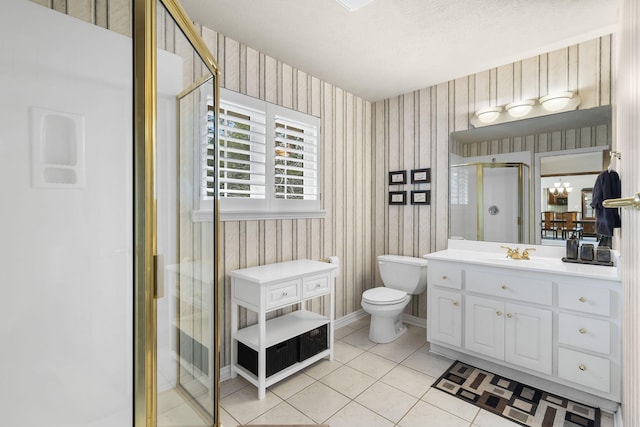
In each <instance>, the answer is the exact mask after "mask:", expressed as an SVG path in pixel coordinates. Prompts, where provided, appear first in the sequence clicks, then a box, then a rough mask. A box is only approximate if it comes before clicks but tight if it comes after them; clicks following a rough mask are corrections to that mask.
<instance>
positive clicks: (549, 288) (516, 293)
mask: <svg viewBox="0 0 640 427" xmlns="http://www.w3.org/2000/svg"><path fill="white" fill-rule="evenodd" d="M525 262H526V261H525ZM465 286H466V290H467V291H469V292H476V293H479V294H485V295H493V296H497V297H503V298H510V299H514V300H519V301H526V302H531V303H535V304H544V305H551V303H552V301H553V284H552V282H551V280H546V279H537V278H533V277H527V276H526V273H522V275H520V276H516V275H511V274H504V273H499V272H496V271H484V270H469V271H467V272H466V276H465Z"/></svg>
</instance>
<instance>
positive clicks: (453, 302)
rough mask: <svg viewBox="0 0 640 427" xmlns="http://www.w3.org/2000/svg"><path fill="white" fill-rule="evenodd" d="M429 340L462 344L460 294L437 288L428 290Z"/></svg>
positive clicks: (458, 345)
mask: <svg viewBox="0 0 640 427" xmlns="http://www.w3.org/2000/svg"><path fill="white" fill-rule="evenodd" d="M428 300H429V312H430V316H429V319H430V324H429V327H428V328H427V331H428V333H429V336H428V337H427V339H428V340H429V341H431V340H435V341H439V342H441V343H445V344H450V345H455V346H456V347H460V346H462V294H461V293H460V292H455V291H449V290H444V289H438V288H431V289H430V290H429V296H428Z"/></svg>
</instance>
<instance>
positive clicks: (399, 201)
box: [389, 191, 407, 205]
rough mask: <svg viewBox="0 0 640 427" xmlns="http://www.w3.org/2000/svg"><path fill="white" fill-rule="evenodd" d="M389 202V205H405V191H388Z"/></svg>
mask: <svg viewBox="0 0 640 427" xmlns="http://www.w3.org/2000/svg"><path fill="white" fill-rule="evenodd" d="M389 204H390V205H406V204H407V192H406V191H389Z"/></svg>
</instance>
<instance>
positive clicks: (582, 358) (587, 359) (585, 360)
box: [558, 348, 611, 393]
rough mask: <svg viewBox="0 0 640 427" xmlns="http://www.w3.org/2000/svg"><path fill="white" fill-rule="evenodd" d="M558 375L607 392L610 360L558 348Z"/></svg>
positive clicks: (609, 389)
mask: <svg viewBox="0 0 640 427" xmlns="http://www.w3.org/2000/svg"><path fill="white" fill-rule="evenodd" d="M558 377H560V378H563V379H565V380H568V381H572V382H574V383H577V384H581V385H584V386H586V387H591V388H594V389H596V390H601V391H604V392H606V393H609V392H610V391H611V386H610V383H611V362H610V361H609V359H605V358H602V357H597V356H592V355H589V354H585V353H582V352H578V351H573V350H569V349H566V348H559V349H558Z"/></svg>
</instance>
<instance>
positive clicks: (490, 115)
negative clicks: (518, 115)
mask: <svg viewBox="0 0 640 427" xmlns="http://www.w3.org/2000/svg"><path fill="white" fill-rule="evenodd" d="M501 112H502V107H489V108H484V109H482V110H478V111H476V117H477V118H478V120H480V121H481V122H482V123H491V122H494V121H496V119H497V118H498V116H499V115H500V113H501Z"/></svg>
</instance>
